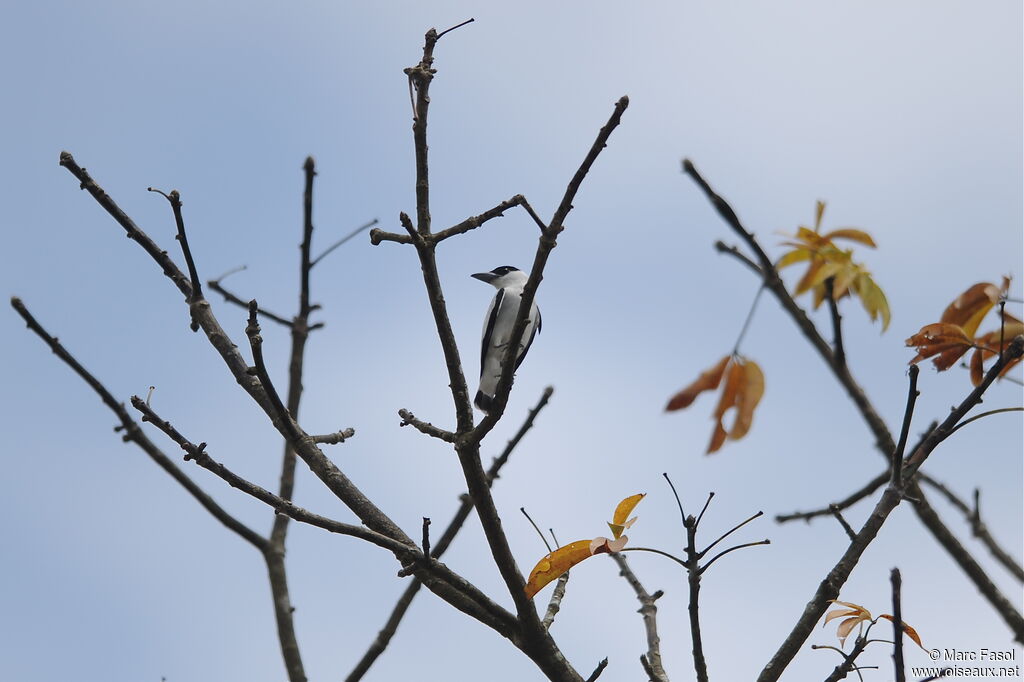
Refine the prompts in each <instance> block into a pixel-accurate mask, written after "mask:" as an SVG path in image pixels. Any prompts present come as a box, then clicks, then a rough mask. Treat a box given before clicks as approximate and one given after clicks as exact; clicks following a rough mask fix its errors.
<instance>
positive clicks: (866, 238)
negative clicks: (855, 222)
mask: <svg viewBox="0 0 1024 682" xmlns="http://www.w3.org/2000/svg"><path fill="white" fill-rule="evenodd" d="M822 236H823V237H824V238H826V239H849V240H850V241H854V242H858V243H860V244H863V245H864V246H870V247H871V248H873V249H874V248H877V246H878V245H877V244H875V240H874V239H872V238H871V235H870V234H868V233H867V232H865V231H864V230H858V229H857V228H855V227H841V228H839V229H838V230H832V231H831V232H826V233H825V234H823V235H822Z"/></svg>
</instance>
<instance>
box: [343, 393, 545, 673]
mask: <svg viewBox="0 0 1024 682" xmlns="http://www.w3.org/2000/svg"><path fill="white" fill-rule="evenodd" d="M552 393H554V389H553V388H552V387H550V386H548V387H547V388H546V389H544V393H543V394H542V395H541V397H540V400H538V401H537V404H536V405H534V407H533V409H531V410H530V411H529V413H528V414H527V416H526V420H525V421H524V422H523V424H522V426H520V427H519V430H518V431H517V432H516V434H515V436H513V437H512V439H511V440H509V441H508V443H507V444H506V445H505V449H504V450H503V451H502V452H501V454H500V455H498V456H497V457H495V458H494V460H493V461H492V462H491V465H490V467H489V468H488V469H487V481H488V485H492V484H493V483H494V481H495V479H497V478H498V477H499V476H498V473H499V472H500V471H501V468H502V467H503V466H505V463H506V462H508V459H509V457H510V456H511V455H512V452H513V450H515V448H516V446H517V445H519V442H520V441H521V440H522V439H523V437H524V436H525V435H526V433H527V431H529V430H530V429H531V428H532V427H533V422H534V420H535V419H536V418H537V415H538V414H539V413H540V411H541V410H542V409H544V406H545V405H547V404H548V401H549V400H550V399H551V395H552ZM461 500H462V501H461V504H460V505H459V509H458V511H456V512H455V516H454V518H452V520H451V521H450V522H449V523H448V527H447V528H445V530H444V532H443V533H442V534H441V537H440V538H438V540H437V542H436V543H435V544H434V548H433V550H432V551H431V554H433V556H434V558H440V556H441V555H442V554H444V552H445V550H447V549H448V546H449V545H451V543H452V541H453V540H454V539H455V536H456V535H457V534H458V532H459V531H460V530H461V529H462V526H463V524H464V523H465V522H466V519H468V518H469V514H470V512H471V511H472V510H473V500H472V498H471V497H470V496H469V495H462V498H461ZM421 586H422V583H421V582H420V580H419V578H413V579H412V581H411V582H410V583H409V586H408V587H406V588H405V591H404V592H403V593H402V596H401V597H399V599H398V603H397V604H395V606H394V608H393V609H392V610H391V615H390V616H389V617H388V619H387V622H386V623H385V624H384V627H383V628H382V629H381V630H380V632H379V633H377V637H376V639H374V641H373V643H372V644H371V645H370V647H369V648H368V649H367V651H366V653H364V654H363V656H362V658H361V659H360V660H359V662H358V663H357V664H356V666H355V667H354V668H353V669H352V672H350V673H349V674H348V677H346V678H345V682H358V680H361V679H362V678H363V676H364V675H365V674H366V672H367V671H368V670H369V669H370V666H372V665H373V663H374V661H376V660H377V658H378V657H379V656H380V655H381V654H382V653H384V650H385V649H387V647H388V644H390V642H391V638H392V637H394V635H395V632H397V631H398V625H399V624H400V623H401V622H402V619H403V618H404V617H405V613H406V611H408V610H409V607H410V606H411V605H412V601H413V598H415V596H416V593H417V592H419V589H420V587H421Z"/></svg>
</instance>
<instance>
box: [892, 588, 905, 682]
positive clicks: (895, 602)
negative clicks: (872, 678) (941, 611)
mask: <svg viewBox="0 0 1024 682" xmlns="http://www.w3.org/2000/svg"><path fill="white" fill-rule="evenodd" d="M890 580H891V581H892V630H893V645H892V662H893V667H894V669H895V672H896V682H907V671H906V668H905V667H904V664H903V605H902V603H901V601H902V600H901V598H900V593H901V588H902V586H903V579H902V578H901V577H900V569H898V568H894V569H892V573H891V574H890Z"/></svg>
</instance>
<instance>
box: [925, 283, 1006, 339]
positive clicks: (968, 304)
mask: <svg viewBox="0 0 1024 682" xmlns="http://www.w3.org/2000/svg"><path fill="white" fill-rule="evenodd" d="M999 296H1000V290H999V287H997V286H996V285H995V284H992V283H990V282H978V283H977V284H975V285H973V286H971V287H970V288H969V289H967V291H965V292H964V293H962V294H960V295H959V296H957V297H956V300H954V301H953V302H952V303H950V304H949V305H948V306H947V307H946V310H945V311H943V313H942V318H941V319H940V320H939V321H940V322H947V323H949V324H955V325H959V326H960V327H962V328H963V330H964V333H966V334H967V335H968V336H971V337H973V336H974V333H975V332H976V331H977V330H978V327H979V326H980V325H981V321H982V319H983V318H984V317H985V315H987V314H988V311H989V310H991V309H992V306H994V305H995V304H996V303H998V302H999Z"/></svg>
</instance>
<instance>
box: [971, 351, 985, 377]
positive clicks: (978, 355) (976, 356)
mask: <svg viewBox="0 0 1024 682" xmlns="http://www.w3.org/2000/svg"><path fill="white" fill-rule="evenodd" d="M984 353H985V351H984V350H982V349H981V348H975V349H974V353H972V354H971V384H972V385H974V386H980V385H981V382H982V380H983V379H984V378H985V365H984V362H985V358H984Z"/></svg>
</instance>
